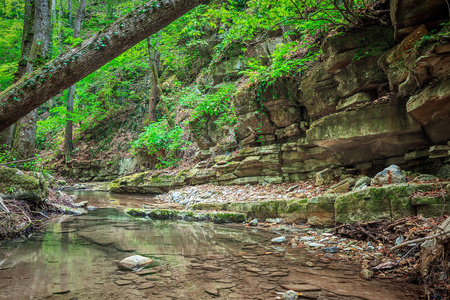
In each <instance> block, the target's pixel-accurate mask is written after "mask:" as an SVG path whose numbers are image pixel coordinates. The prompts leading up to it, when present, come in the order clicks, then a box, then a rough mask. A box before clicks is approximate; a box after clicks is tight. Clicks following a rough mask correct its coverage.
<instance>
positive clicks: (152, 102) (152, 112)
mask: <svg viewBox="0 0 450 300" xmlns="http://www.w3.org/2000/svg"><path fill="white" fill-rule="evenodd" d="M147 48H148V57H149V61H150V69H151V83H152V85H151V91H150V99H149V101H148V118H149V121H150V122H155V121H156V106H157V105H158V103H159V99H160V93H159V90H158V84H159V80H158V79H159V69H158V66H159V62H158V60H159V57H160V55H159V52H158V51H157V50H156V49H155V50H153V49H152V43H151V39H150V38H147Z"/></svg>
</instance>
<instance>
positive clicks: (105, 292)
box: [0, 192, 418, 300]
mask: <svg viewBox="0 0 450 300" xmlns="http://www.w3.org/2000/svg"><path fill="white" fill-rule="evenodd" d="M77 194H78V196H79V200H78V201H84V200H88V201H89V202H90V205H93V206H95V207H97V208H96V209H93V210H89V212H88V214H86V215H81V216H64V217H60V218H57V219H55V220H54V221H52V222H51V223H50V224H49V226H47V228H46V229H45V230H43V231H41V232H38V233H36V234H34V235H33V236H32V237H31V238H30V239H28V240H24V241H19V242H17V241H15V242H10V243H3V244H1V245H0V299H73V300H75V299H110V300H111V299H212V298H219V299H276V298H277V297H278V296H280V294H279V293H282V292H284V291H286V290H287V289H295V290H297V291H299V292H300V295H301V296H300V299H302V298H304V299H416V298H418V296H417V295H418V293H417V287H416V286H412V285H406V284H400V283H392V282H390V281H388V280H381V279H376V280H372V281H364V280H362V279H360V278H359V276H358V271H359V270H358V267H357V266H356V265H352V264H350V263H349V262H347V261H343V260H341V259H340V257H339V256H338V255H337V254H322V253H319V252H314V251H313V252H308V251H306V250H305V249H290V248H286V249H285V248H283V247H280V246H273V245H271V244H270V240H271V239H272V238H273V237H276V236H277V235H279V234H277V233H275V232H270V231H267V230H261V229H251V228H246V227H244V226H242V225H217V224H212V223H207V222H197V223H196V222H184V221H160V220H150V219H145V220H139V219H134V218H131V217H129V216H128V215H126V214H124V213H123V208H124V207H139V206H140V205H141V204H142V203H145V202H147V203H148V202H151V201H152V199H151V197H145V196H140V197H139V196H138V197H136V196H126V195H119V196H117V195H110V194H108V193H103V192H77ZM134 254H139V255H143V256H147V257H150V258H152V259H154V260H155V261H154V263H153V264H152V265H150V267H149V268H146V269H144V270H142V271H140V272H138V273H135V272H131V271H130V272H127V271H121V270H119V268H118V264H117V263H118V261H120V260H122V259H123V258H125V257H128V256H131V255H134ZM307 262H308V263H310V264H311V263H312V264H314V267H308V266H307V264H306V263H307Z"/></svg>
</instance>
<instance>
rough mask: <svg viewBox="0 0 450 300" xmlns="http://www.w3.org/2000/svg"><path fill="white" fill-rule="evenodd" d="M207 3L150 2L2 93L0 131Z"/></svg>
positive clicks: (191, 0)
mask: <svg viewBox="0 0 450 300" xmlns="http://www.w3.org/2000/svg"><path fill="white" fill-rule="evenodd" d="M204 2H206V0H160V1H156V2H155V1H153V0H151V1H149V2H147V4H145V5H143V6H140V7H138V8H137V9H135V10H134V12H132V13H130V14H128V15H126V16H124V17H123V18H121V19H119V20H117V21H116V22H114V23H113V24H111V25H110V26H108V27H107V28H105V29H104V30H102V31H100V32H99V33H97V35H95V36H94V37H92V38H91V39H89V40H87V41H85V42H84V43H82V45H79V46H76V47H74V48H73V49H71V50H70V51H68V52H66V53H63V54H62V55H60V56H59V57H57V58H55V59H54V60H52V61H51V62H50V63H48V64H47V65H46V66H44V67H43V68H41V69H40V70H37V71H35V72H33V73H32V74H28V75H26V76H24V77H23V78H22V79H21V80H19V81H18V82H17V83H16V84H14V85H12V86H10V87H9V88H7V89H6V90H5V91H3V92H2V93H0V130H4V129H5V128H7V127H8V126H10V125H11V124H13V123H14V122H16V121H17V120H18V119H19V118H20V117H21V116H23V115H25V114H27V113H29V112H30V111H32V110H33V109H35V108H37V107H38V106H39V105H41V104H42V103H45V102H46V101H48V100H49V99H50V98H51V97H53V96H56V95H57V94H58V93H60V92H62V91H63V90H65V89H66V88H68V87H70V86H72V85H73V84H75V83H76V82H78V81H79V80H81V79H83V78H84V77H86V76H87V75H89V74H91V73H92V72H94V71H95V70H97V69H98V68H100V67H101V66H103V65H104V64H106V63H107V62H109V61H111V60H113V59H114V58H116V57H117V56H119V55H120V54H122V53H123V52H125V51H127V50H128V49H130V48H131V47H133V46H134V45H136V44H137V43H139V42H140V41H142V40H144V39H145V38H147V37H149V36H151V35H152V34H155V33H156V32H158V31H159V30H161V29H163V28H164V27H166V26H167V25H169V24H170V23H171V22H173V21H174V20H175V19H177V18H178V17H180V16H182V15H183V14H185V13H187V12H188V11H190V10H191V9H193V8H195V7H196V6H198V5H200V4H202V3H204Z"/></svg>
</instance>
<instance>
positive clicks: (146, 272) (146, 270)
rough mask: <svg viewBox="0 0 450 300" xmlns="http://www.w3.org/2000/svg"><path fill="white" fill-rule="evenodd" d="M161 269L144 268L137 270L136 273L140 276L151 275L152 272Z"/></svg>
mask: <svg viewBox="0 0 450 300" xmlns="http://www.w3.org/2000/svg"><path fill="white" fill-rule="evenodd" d="M159 271H160V270H157V269H144V270H141V271H138V272H136V274H137V275H139V276H145V275H151V274H155V273H158V272H159Z"/></svg>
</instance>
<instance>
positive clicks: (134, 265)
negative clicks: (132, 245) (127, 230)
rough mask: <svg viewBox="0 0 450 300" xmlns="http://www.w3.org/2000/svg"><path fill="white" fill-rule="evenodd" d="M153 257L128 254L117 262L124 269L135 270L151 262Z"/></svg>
mask: <svg viewBox="0 0 450 300" xmlns="http://www.w3.org/2000/svg"><path fill="white" fill-rule="evenodd" d="M152 262H153V259H151V258H148V257H144V256H141V255H133V256H129V257H127V258H125V259H123V260H121V261H120V262H119V266H120V267H122V268H124V269H130V270H134V271H137V270H139V269H142V268H144V267H145V266H147V265H149V264H151V263H152Z"/></svg>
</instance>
